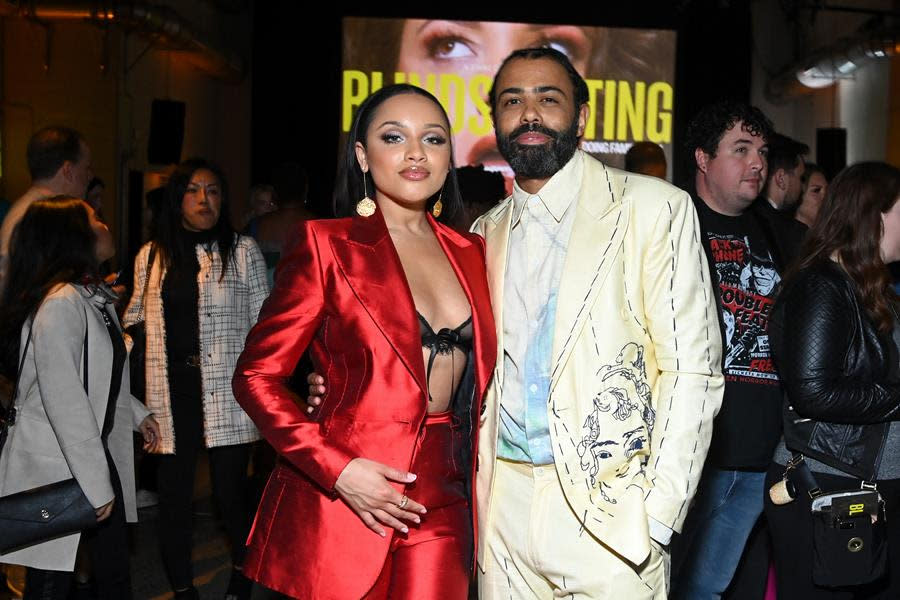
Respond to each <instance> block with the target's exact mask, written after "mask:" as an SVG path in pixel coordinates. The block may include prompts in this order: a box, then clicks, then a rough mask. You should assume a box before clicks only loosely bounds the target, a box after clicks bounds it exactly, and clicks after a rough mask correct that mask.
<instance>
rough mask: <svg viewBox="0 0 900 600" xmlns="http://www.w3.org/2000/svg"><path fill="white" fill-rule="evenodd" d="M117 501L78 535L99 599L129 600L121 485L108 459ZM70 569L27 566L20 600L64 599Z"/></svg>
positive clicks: (128, 570)
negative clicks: (87, 557)
mask: <svg viewBox="0 0 900 600" xmlns="http://www.w3.org/2000/svg"><path fill="white" fill-rule="evenodd" d="M108 463H109V469H110V475H111V478H112V484H113V490H115V494H116V500H115V502H114V503H113V510H112V514H111V515H110V516H109V518H107V519H106V520H104V521H103V522H102V523H99V524H98V525H97V526H96V527H93V528H91V529H88V530H86V531H85V532H83V533H82V534H81V538H82V540H81V541H82V543H84V544H85V545H86V547H87V550H88V554H89V555H90V557H91V565H92V569H93V574H94V581H95V582H96V586H97V598H98V599H99V600H130V598H131V597H132V596H131V570H130V569H131V565H130V561H129V557H128V530H127V527H126V524H125V506H124V502H123V501H122V484H121V483H120V482H119V476H118V474H117V473H116V469H115V466H114V465H113V464H112V460H108ZM73 577H74V573H72V572H71V571H46V570H43V569H32V568H28V569H27V570H26V571H25V595H24V599H23V600H66V598H67V597H68V595H69V589H70V587H71V585H72V579H73Z"/></svg>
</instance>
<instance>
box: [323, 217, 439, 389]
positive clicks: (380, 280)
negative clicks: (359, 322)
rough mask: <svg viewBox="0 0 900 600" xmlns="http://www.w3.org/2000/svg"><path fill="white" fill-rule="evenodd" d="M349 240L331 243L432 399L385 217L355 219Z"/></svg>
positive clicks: (353, 283)
mask: <svg viewBox="0 0 900 600" xmlns="http://www.w3.org/2000/svg"><path fill="white" fill-rule="evenodd" d="M353 219H354V222H353V227H351V229H350V235H349V236H348V239H346V240H341V239H333V240H332V242H331V246H332V250H333V251H334V256H335V259H336V260H337V263H338V266H339V267H340V269H341V272H342V273H343V274H344V277H346V278H347V282H348V283H349V284H350V287H351V288H353V292H354V293H355V294H356V297H357V298H358V299H359V301H360V302H361V303H362V305H363V307H364V308H365V310H366V312H368V313H369V316H370V317H372V320H373V321H374V322H375V324H376V325H377V326H378V329H380V330H381V332H382V333H383V334H384V336H385V337H386V338H387V339H388V342H390V344H391V346H392V347H393V348H394V351H396V352H397V355H398V356H399V357H400V360H401V361H402V362H403V364H404V365H405V366H406V368H407V369H408V370H409V372H410V374H411V375H412V377H413V379H415V381H416V383H417V384H418V385H419V387H420V388H421V389H422V390H423V391H424V392H425V394H426V396H427V394H428V387H427V384H426V381H425V363H424V361H423V360H422V340H421V339H420V338H419V323H418V321H417V320H416V307H415V304H414V302H413V298H412V293H411V292H410V290H409V284H408V283H407V281H406V275H405V274H404V272H403V267H402V265H401V264H400V257H399V256H398V255H397V251H396V249H395V248H394V244H393V242H392V241H391V237H390V235H388V230H387V226H386V225H385V223H384V218H383V217H382V216H381V212H380V211H375V214H374V215H372V216H371V217H353Z"/></svg>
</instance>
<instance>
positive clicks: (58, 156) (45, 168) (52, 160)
mask: <svg viewBox="0 0 900 600" xmlns="http://www.w3.org/2000/svg"><path fill="white" fill-rule="evenodd" d="M82 143H84V137H83V136H82V135H81V134H80V133H78V132H77V131H75V130H74V129H69V128H68V127H59V126H55V125H54V126H51V127H45V128H43V129H41V130H40V131H38V132H37V133H35V134H34V135H33V136H31V139H30V140H28V149H27V151H26V155H27V157H28V171H29V173H30V174H31V179H32V180H33V181H39V180H42V179H50V178H51V177H53V176H54V175H56V172H57V171H59V169H60V167H62V166H63V163H65V162H66V161H69V162H73V163H76V162H78V160H79V159H80V158H81V144H82Z"/></svg>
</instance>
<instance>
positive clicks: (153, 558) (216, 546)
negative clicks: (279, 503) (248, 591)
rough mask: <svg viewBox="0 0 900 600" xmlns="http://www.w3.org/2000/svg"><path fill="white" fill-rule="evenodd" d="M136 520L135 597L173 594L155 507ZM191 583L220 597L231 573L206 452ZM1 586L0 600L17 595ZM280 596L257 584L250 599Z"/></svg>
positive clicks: (200, 470) (204, 594) (197, 496)
mask: <svg viewBox="0 0 900 600" xmlns="http://www.w3.org/2000/svg"><path fill="white" fill-rule="evenodd" d="M138 519H139V522H138V523H137V524H134V525H131V526H130V533H131V583H132V588H133V590H134V600H166V599H168V598H171V597H172V592H171V590H170V589H169V584H168V581H167V580H166V575H165V572H164V570H163V565H162V558H161V557H160V553H159V538H158V535H157V533H158V529H159V528H158V526H157V525H158V521H159V511H158V510H157V508H156V507H150V508H145V509H140V510H139V511H138ZM193 562H194V586H195V587H197V589H198V590H199V591H200V598H201V599H202V600H221V598H222V597H223V595H224V594H225V589H226V587H227V586H228V576H229V575H230V573H231V560H230V555H229V547H228V543H227V541H226V537H225V531H224V530H223V529H222V527H221V525H220V523H219V520H218V518H217V516H216V515H215V510H214V507H213V503H212V499H211V497H210V485H209V468H208V464H207V461H206V454H205V453H203V454H201V459H200V461H199V463H198V465H197V477H196V481H195V489H194V532H193ZM16 597H17V596H15V595H14V594H12V593H11V592H9V591H8V590H6V589H5V586H2V585H0V600H10V599H12V598H16ZM71 598H74V596H71ZM276 598H282V596H280V595H278V594H275V593H273V592H270V591H268V590H265V589H263V588H260V587H259V586H256V588H255V589H254V591H253V600H275V599H276Z"/></svg>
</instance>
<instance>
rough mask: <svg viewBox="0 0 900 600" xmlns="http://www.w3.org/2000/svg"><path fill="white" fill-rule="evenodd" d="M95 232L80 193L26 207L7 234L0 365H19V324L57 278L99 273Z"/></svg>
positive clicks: (10, 371) (10, 372) (10, 368)
mask: <svg viewBox="0 0 900 600" xmlns="http://www.w3.org/2000/svg"><path fill="white" fill-rule="evenodd" d="M95 243H96V236H95V234H94V231H93V229H91V224H90V219H89V217H88V211H87V206H86V205H85V203H84V201H83V200H81V199H79V198H73V197H70V196H55V197H53V198H47V199H44V200H37V201H35V202H34V203H32V205H31V206H29V207H28V210H26V211H25V215H24V216H23V217H22V220H21V221H20V222H19V224H18V226H16V229H15V230H14V232H13V235H12V239H11V240H10V252H9V269H8V271H7V273H8V276H7V278H6V281H5V282H4V287H3V295H2V297H0V368H2V369H3V372H4V373H6V374H8V375H9V376H11V377H12V376H13V374H14V373H15V372H16V370H17V369H18V367H19V364H18V358H19V340H20V336H21V332H22V326H23V325H24V324H25V321H27V320H28V318H29V317H31V316H33V315H34V314H35V313H36V312H37V309H38V307H39V306H40V305H41V302H42V301H43V300H44V297H46V295H47V293H48V292H49V291H50V290H51V289H53V287H54V286H56V285H58V284H61V283H74V282H78V281H81V280H82V279H84V278H85V277H86V276H87V277H89V278H92V279H96V278H98V267H99V265H98V264H97V256H96V254H95V250H94V246H95Z"/></svg>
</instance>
